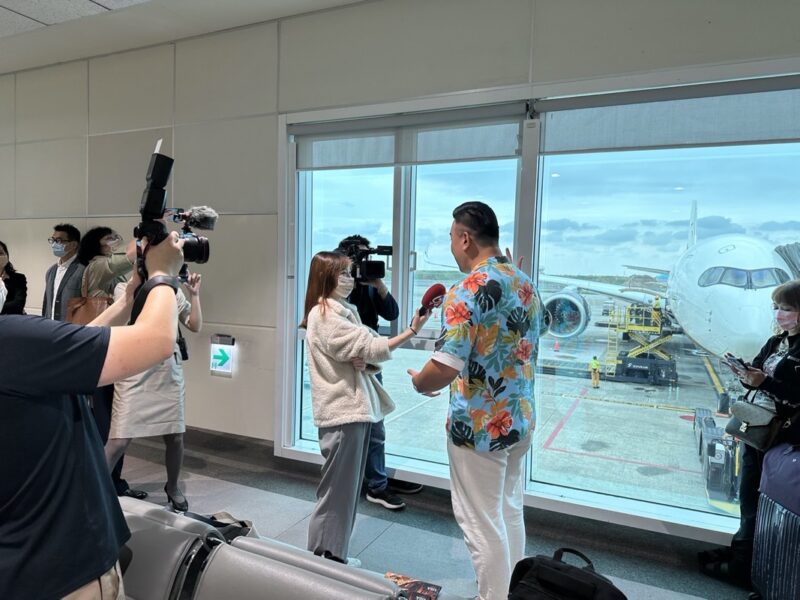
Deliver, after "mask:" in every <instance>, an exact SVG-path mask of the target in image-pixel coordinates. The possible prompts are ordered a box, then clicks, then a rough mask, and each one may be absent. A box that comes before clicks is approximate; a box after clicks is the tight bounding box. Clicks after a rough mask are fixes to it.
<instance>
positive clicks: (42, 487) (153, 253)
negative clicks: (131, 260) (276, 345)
mask: <svg viewBox="0 0 800 600" xmlns="http://www.w3.org/2000/svg"><path fill="white" fill-rule="evenodd" d="M182 245H183V242H182V241H181V240H179V239H178V237H177V234H175V233H174V232H173V234H171V235H170V237H169V238H167V240H165V241H164V242H162V243H161V244H159V245H157V246H154V247H152V248H151V249H150V252H149V253H148V255H147V267H148V271H149V272H150V274H151V277H153V276H156V275H161V276H164V281H163V283H164V284H165V285H160V284H159V285H158V286H157V287H154V288H153V289H152V290H151V291H150V293H149V295H148V297H147V301H146V303H145V305H144V308H143V310H142V312H141V314H140V316H139V318H138V320H137V321H136V323H135V324H134V325H130V326H120V327H111V326H112V325H118V324H124V323H126V322H127V321H128V319H129V318H130V312H131V306H132V302H133V299H132V292H133V285H131V286H130V287H129V291H128V293H127V294H126V298H125V299H124V300H123V301H121V302H119V303H117V304H114V305H113V306H112V307H111V308H109V309H108V310H107V311H105V312H104V313H103V314H102V315H101V316H100V317H98V318H97V319H96V320H95V321H93V322H92V323H91V324H90V326H87V327H81V326H78V325H73V324H71V323H64V322H60V321H53V320H49V319H44V318H42V317H33V316H18V315H12V316H2V317H0V365H2V371H0V405H2V407H3V408H2V411H0V432H1V433H2V435H0V456H1V457H2V461H0V598H3V600H23V599H25V600H29V599H31V598H36V599H43V600H52V599H57V598H63V597H64V596H68V595H69V594H73V593H76V592H79V593H81V594H87V595H91V593H92V592H93V591H94V592H95V594H96V595H98V594H99V593H100V590H101V589H102V593H103V594H104V597H108V598H117V597H118V594H121V597H123V598H124V593H122V590H121V588H122V583H121V580H120V576H119V568H118V566H117V559H118V556H119V551H120V547H121V546H122V544H124V543H125V541H126V540H127V539H128V538H129V537H130V532H129V531H128V528H127V526H126V524H125V519H124V517H123V514H122V511H121V509H120V506H119V502H118V500H117V496H116V494H115V492H114V488H113V486H112V484H111V479H110V477H109V475H108V470H107V468H106V465H105V458H104V455H103V445H102V443H101V442H100V437H99V435H98V433H97V428H96V427H95V425H94V421H93V420H92V416H91V413H90V411H89V407H88V404H87V401H86V395H87V394H90V393H91V392H92V391H93V390H94V388H95V387H96V386H97V385H108V384H110V383H113V382H114V381H117V380H119V379H122V378H123V377H128V376H130V375H133V374H135V373H139V372H141V371H143V370H145V369H147V368H150V367H152V366H153V365H155V364H157V363H159V362H161V361H163V360H164V359H166V358H167V357H168V356H171V355H172V350H173V344H174V342H175V340H174V332H175V328H176V323H177V312H176V303H175V293H174V289H173V287H172V286H173V285H174V286H177V283H175V282H174V277H175V275H176V274H177V273H178V270H179V269H180V266H181V264H182V262H183V255H182V252H181V247H182ZM134 281H135V282H138V277H137V278H135V280H134ZM134 285H135V283H134ZM81 597H82V596H81ZM91 597H95V596H91ZM98 597H99V596H98Z"/></svg>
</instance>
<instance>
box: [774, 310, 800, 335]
mask: <svg viewBox="0 0 800 600" xmlns="http://www.w3.org/2000/svg"><path fill="white" fill-rule="evenodd" d="M775 320H776V321H777V322H778V327H780V328H781V329H783V330H784V331H789V330H790V329H794V328H795V327H797V323H798V320H800V312H797V311H795V310H776V311H775Z"/></svg>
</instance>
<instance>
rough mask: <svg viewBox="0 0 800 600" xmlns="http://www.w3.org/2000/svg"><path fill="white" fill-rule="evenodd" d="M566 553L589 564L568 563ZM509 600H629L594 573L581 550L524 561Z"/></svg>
mask: <svg viewBox="0 0 800 600" xmlns="http://www.w3.org/2000/svg"><path fill="white" fill-rule="evenodd" d="M565 553H569V554H574V555H575V556H578V557H580V558H581V559H583V560H584V561H586V565H585V566H583V567H576V566H573V565H570V564H567V563H565V562H564V561H563V560H561V559H562V557H563V556H564V554H565ZM508 591H509V594H508V600H627V599H626V598H625V594H623V593H622V592H621V591H620V590H619V589H618V588H617V587H616V586H615V585H614V584H613V583H612V582H611V581H610V580H609V579H606V578H605V577H603V576H602V575H600V574H599V573H597V572H596V571H595V570H594V565H593V564H592V561H590V560H589V559H588V558H586V556H585V555H583V554H582V553H580V552H578V551H577V550H571V549H569V548H560V549H558V550H556V552H555V554H553V558H550V557H548V556H541V555H539V556H534V557H529V558H524V559H522V560H521V561H519V562H518V563H517V566H516V567H514V573H512V575H511V585H510V586H509V590H508Z"/></svg>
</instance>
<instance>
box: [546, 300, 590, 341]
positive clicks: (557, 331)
mask: <svg viewBox="0 0 800 600" xmlns="http://www.w3.org/2000/svg"><path fill="white" fill-rule="evenodd" d="M544 307H545V309H546V310H547V312H548V314H549V316H550V327H549V329H548V331H549V333H550V335H552V336H553V337H557V338H560V339H568V338H572V337H575V336H576V335H580V334H581V333H583V331H584V330H585V329H586V326H587V325H588V324H589V321H590V320H591V318H592V312H591V310H590V309H589V303H588V302H587V301H586V298H584V297H583V296H581V295H580V294H579V293H578V292H577V290H575V289H574V288H566V289H563V290H561V291H560V292H557V293H556V294H553V295H552V296H550V297H549V298H548V299H547V301H546V302H545V303H544Z"/></svg>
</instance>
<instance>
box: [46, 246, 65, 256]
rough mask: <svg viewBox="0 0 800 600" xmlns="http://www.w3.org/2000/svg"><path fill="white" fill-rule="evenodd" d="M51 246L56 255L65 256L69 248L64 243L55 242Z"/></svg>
mask: <svg viewBox="0 0 800 600" xmlns="http://www.w3.org/2000/svg"><path fill="white" fill-rule="evenodd" d="M50 248H51V249H52V250H53V255H55V256H64V255H65V254H66V253H67V248H66V246H64V244H53V245H52V246H51V247H50Z"/></svg>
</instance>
